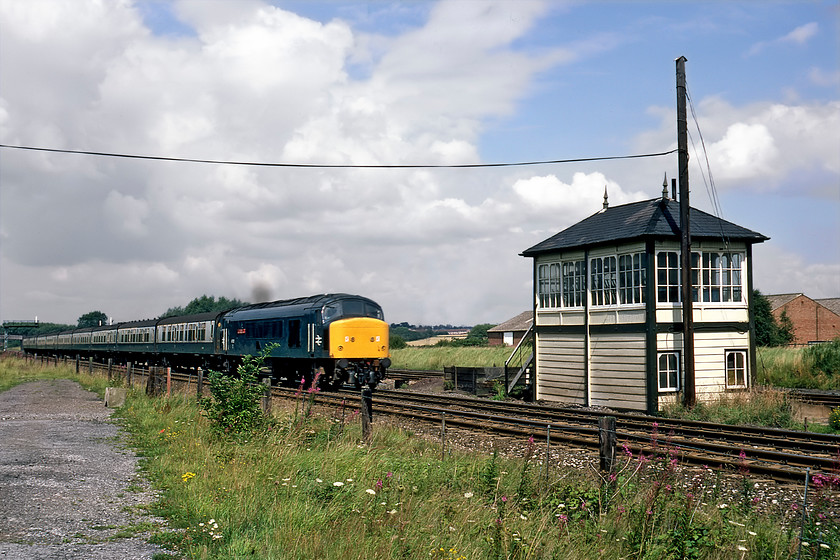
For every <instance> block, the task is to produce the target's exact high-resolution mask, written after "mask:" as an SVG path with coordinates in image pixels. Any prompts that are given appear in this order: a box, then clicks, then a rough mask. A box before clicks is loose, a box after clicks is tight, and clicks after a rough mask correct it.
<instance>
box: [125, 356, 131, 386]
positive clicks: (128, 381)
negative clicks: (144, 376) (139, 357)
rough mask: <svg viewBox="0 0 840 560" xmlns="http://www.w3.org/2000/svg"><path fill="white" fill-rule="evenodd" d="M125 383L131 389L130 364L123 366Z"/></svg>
mask: <svg viewBox="0 0 840 560" xmlns="http://www.w3.org/2000/svg"><path fill="white" fill-rule="evenodd" d="M125 382H126V384H127V385H128V386H129V387H131V362H126V364H125Z"/></svg>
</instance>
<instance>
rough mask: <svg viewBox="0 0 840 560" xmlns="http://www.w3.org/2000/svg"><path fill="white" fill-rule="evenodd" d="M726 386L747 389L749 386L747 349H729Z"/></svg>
mask: <svg viewBox="0 0 840 560" xmlns="http://www.w3.org/2000/svg"><path fill="white" fill-rule="evenodd" d="M725 356H726V388H727V389H745V388H746V387H747V351H746V350H727V351H726V352H725Z"/></svg>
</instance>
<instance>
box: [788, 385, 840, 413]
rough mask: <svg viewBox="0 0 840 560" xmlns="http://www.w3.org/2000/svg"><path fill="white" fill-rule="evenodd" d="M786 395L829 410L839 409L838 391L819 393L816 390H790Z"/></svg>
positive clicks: (839, 394)
mask: <svg viewBox="0 0 840 560" xmlns="http://www.w3.org/2000/svg"><path fill="white" fill-rule="evenodd" d="M788 394H789V395H790V396H791V397H793V398H795V399H797V400H799V401H802V402H804V403H809V404H819V405H822V406H827V407H829V408H832V409H834V408H837V407H840V391H819V390H817V389H791V390H790V391H788Z"/></svg>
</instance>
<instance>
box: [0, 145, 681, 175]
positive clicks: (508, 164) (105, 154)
mask: <svg viewBox="0 0 840 560" xmlns="http://www.w3.org/2000/svg"><path fill="white" fill-rule="evenodd" d="M0 148H8V149H15V150H29V151H36V152H49V153H59V154H79V155H88V156H100V157H112V158H124V159H140V160H152V161H172V162H181V163H206V164H215V165H244V166H251V167H286V168H305V169H306V168H308V169H476V168H486V167H524V166H534V165H554V164H560V163H580V162H587V161H608V160H621V159H639V158H651V157H659V156H667V155H670V154H673V153H675V152H676V151H677V150H676V149H674V150H670V151H667V152H657V153H648V154H631V155H623V156H601V157H585V158H571V159H555V160H544V161H518V162H502V163H460V164H394V165H384V164H330V163H273V162H259V161H233V160H216V159H196V158H180V157H166V156H147V155H138V154H123V153H113V152H96V151H90V150H66V149H58V148H44V147H38V146H20V145H11V144H0Z"/></svg>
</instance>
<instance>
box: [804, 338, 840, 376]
mask: <svg viewBox="0 0 840 560" xmlns="http://www.w3.org/2000/svg"><path fill="white" fill-rule="evenodd" d="M805 359H806V360H808V362H809V363H810V364H811V365H812V367H813V368H814V369H817V370H819V371H821V372H823V373H825V374H826V375H829V376H831V375H835V374H840V338H835V339H834V340H832V341H831V342H824V343H822V344H815V345H814V346H809V347H808V348H807V349H806V350H805Z"/></svg>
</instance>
